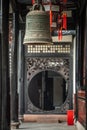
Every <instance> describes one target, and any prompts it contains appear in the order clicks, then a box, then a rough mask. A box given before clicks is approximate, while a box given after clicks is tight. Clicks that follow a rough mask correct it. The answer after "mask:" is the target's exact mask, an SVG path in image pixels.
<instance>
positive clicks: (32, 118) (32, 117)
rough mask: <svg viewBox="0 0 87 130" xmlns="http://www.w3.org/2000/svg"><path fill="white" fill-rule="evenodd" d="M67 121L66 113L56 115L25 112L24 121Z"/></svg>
mask: <svg viewBox="0 0 87 130" xmlns="http://www.w3.org/2000/svg"><path fill="white" fill-rule="evenodd" d="M66 121H67V115H56V114H51V115H50V114H43V115H39V114H37V115H35V114H34V115H33V114H25V115H24V122H39V123H41V122H42V123H60V122H61V123H62V122H66Z"/></svg>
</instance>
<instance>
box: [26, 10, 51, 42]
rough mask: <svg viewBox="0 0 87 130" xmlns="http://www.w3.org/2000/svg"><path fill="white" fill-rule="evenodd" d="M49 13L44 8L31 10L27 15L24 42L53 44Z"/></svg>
mask: <svg viewBox="0 0 87 130" xmlns="http://www.w3.org/2000/svg"><path fill="white" fill-rule="evenodd" d="M51 43H52V39H51V34H50V22H49V14H48V13H47V12H45V11H42V10H33V11H30V12H29V13H28V14H27V16H26V31H25V37H24V44H51Z"/></svg>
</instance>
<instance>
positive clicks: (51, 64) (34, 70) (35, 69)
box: [26, 57, 70, 113]
mask: <svg viewBox="0 0 87 130" xmlns="http://www.w3.org/2000/svg"><path fill="white" fill-rule="evenodd" d="M26 68H27V69H26V71H27V87H26V99H27V100H26V113H34V112H35V113H37V112H39V113H43V110H41V109H39V108H37V107H35V106H34V105H33V104H32V102H31V101H30V99H29V96H28V87H29V83H30V81H31V79H32V78H33V77H34V76H35V75H36V74H38V73H39V72H41V71H45V70H52V71H55V72H57V73H59V74H60V75H62V76H63V78H64V79H65V80H66V82H67V84H68V96H67V98H66V101H65V102H64V104H62V106H61V107H59V108H56V109H55V110H51V111H44V112H45V113H50V112H52V113H66V111H67V110H68V109H69V102H70V98H69V94H70V93H69V89H70V86H69V82H70V81H69V59H62V58H57V57H56V58H52V57H50V58H47V57H46V58H44V57H43V58H40V57H37V58H29V57H28V58H26Z"/></svg>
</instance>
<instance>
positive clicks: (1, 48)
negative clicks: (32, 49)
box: [0, 0, 10, 130]
mask: <svg viewBox="0 0 87 130" xmlns="http://www.w3.org/2000/svg"><path fill="white" fill-rule="evenodd" d="M0 14H1V15H0V26H1V28H0V130H10V84H9V51H8V50H9V49H8V47H9V42H8V21H9V0H0Z"/></svg>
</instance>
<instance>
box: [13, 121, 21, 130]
mask: <svg viewBox="0 0 87 130" xmlns="http://www.w3.org/2000/svg"><path fill="white" fill-rule="evenodd" d="M19 125H20V123H19V122H11V128H12V129H18V128H19Z"/></svg>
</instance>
